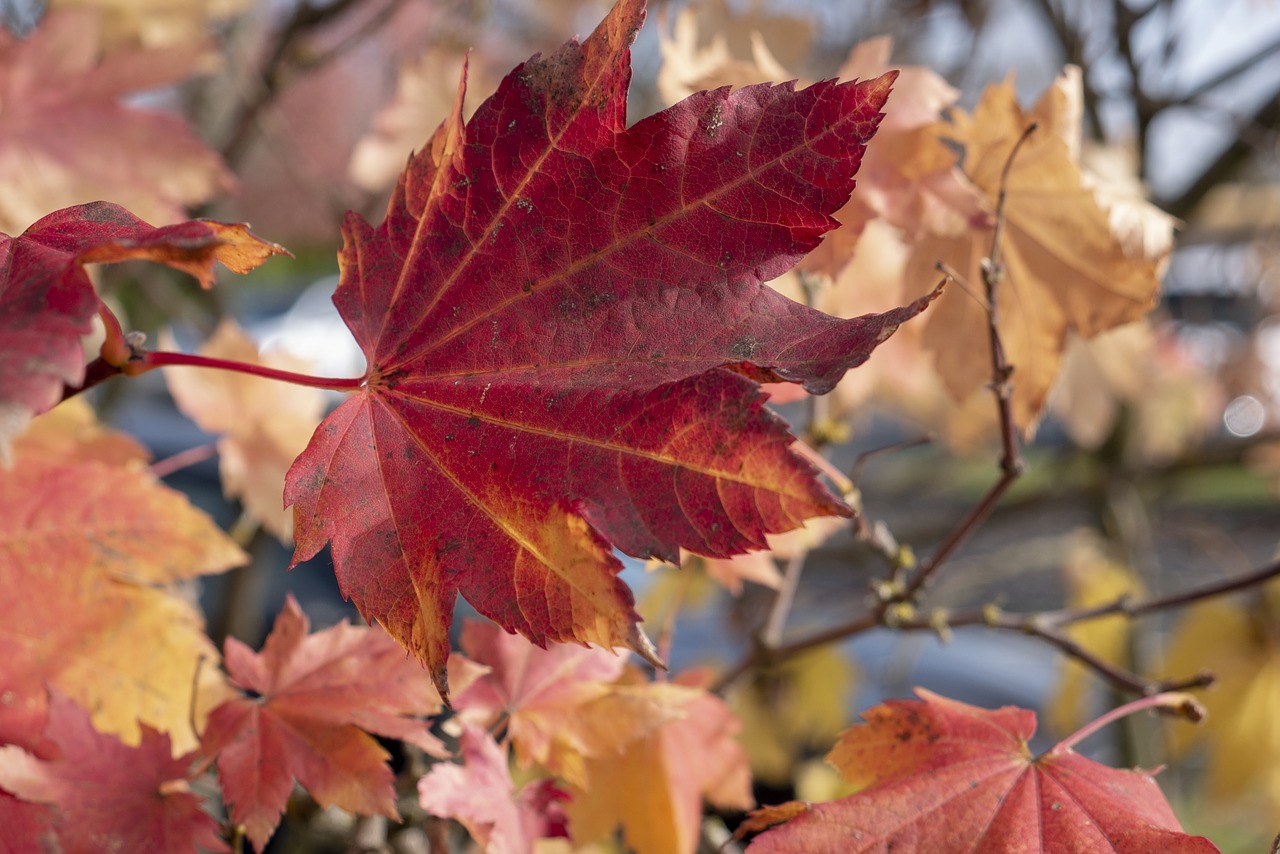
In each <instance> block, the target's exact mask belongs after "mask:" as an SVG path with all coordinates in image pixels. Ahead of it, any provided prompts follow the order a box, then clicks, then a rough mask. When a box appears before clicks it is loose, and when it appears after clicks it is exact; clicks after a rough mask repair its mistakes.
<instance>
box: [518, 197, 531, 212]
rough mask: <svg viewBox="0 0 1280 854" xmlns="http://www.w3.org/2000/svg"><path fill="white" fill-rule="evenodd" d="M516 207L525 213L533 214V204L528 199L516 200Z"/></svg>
mask: <svg viewBox="0 0 1280 854" xmlns="http://www.w3.org/2000/svg"><path fill="white" fill-rule="evenodd" d="M516 207H518V208H519V209H520V210H522V211H524V212H525V213H532V212H533V202H531V201H529V200H528V199H516Z"/></svg>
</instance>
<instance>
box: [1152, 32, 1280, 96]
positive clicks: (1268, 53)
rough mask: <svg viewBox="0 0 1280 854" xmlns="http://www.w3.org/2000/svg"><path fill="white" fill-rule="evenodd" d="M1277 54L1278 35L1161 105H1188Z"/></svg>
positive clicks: (1279, 47) (1278, 46) (1279, 46)
mask: <svg viewBox="0 0 1280 854" xmlns="http://www.w3.org/2000/svg"><path fill="white" fill-rule="evenodd" d="M1277 54H1280V36H1277V37H1276V38H1275V39H1274V40H1273V41H1271V42H1269V43H1267V44H1264V45H1263V46H1262V47H1260V48H1258V49H1257V50H1256V51H1254V52H1253V53H1251V54H1249V55H1248V56H1245V57H1242V58H1241V59H1238V60H1236V61H1235V62H1233V63H1232V64H1230V65H1228V66H1227V67H1226V68H1223V69H1222V70H1221V71H1219V72H1218V73H1216V74H1214V75H1212V76H1210V77H1208V78H1206V79H1204V80H1201V81H1200V82H1199V83H1197V84H1196V85H1195V86H1192V87H1191V88H1190V89H1188V90H1187V91H1185V92H1183V93H1181V94H1179V95H1178V96H1177V97H1176V98H1173V99H1170V100H1167V101H1162V102H1161V106H1175V105H1178V106H1181V105H1190V104H1191V103H1192V102H1194V101H1198V100H1199V99H1200V98H1202V97H1203V96H1205V95H1208V94H1209V93H1210V92H1212V91H1213V90H1214V89H1217V88H1218V87H1219V86H1224V85H1226V84H1227V83H1231V82H1234V81H1235V78H1237V77H1239V76H1240V75H1242V74H1246V73H1248V72H1250V71H1252V70H1253V69H1255V68H1257V67H1258V63H1260V62H1266V61H1267V60H1270V59H1272V58H1274V57H1275V56H1276V55H1277Z"/></svg>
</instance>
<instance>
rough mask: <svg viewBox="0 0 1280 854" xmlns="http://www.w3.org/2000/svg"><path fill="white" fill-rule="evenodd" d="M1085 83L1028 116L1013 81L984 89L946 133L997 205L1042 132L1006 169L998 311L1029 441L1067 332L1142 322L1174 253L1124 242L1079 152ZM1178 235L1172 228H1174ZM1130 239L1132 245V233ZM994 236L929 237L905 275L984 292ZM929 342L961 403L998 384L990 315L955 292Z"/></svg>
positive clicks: (938, 310)
mask: <svg viewBox="0 0 1280 854" xmlns="http://www.w3.org/2000/svg"><path fill="white" fill-rule="evenodd" d="M1078 88H1079V77H1078V75H1077V74H1076V73H1074V72H1073V71H1071V70H1068V71H1067V72H1065V73H1064V74H1063V75H1062V76H1060V77H1059V78H1058V81H1057V82H1056V83H1055V85H1054V86H1053V88H1051V89H1050V90H1049V92H1047V93H1046V94H1045V95H1044V96H1043V97H1042V98H1041V100H1040V101H1039V103H1038V104H1037V105H1036V107H1035V108H1034V109H1033V110H1032V111H1031V112H1030V113H1026V112H1024V111H1023V110H1022V109H1021V108H1020V107H1019V106H1018V104H1017V102H1016V100H1015V97H1014V91H1013V85H1012V83H1011V82H1009V81H1006V82H1005V83H1002V84H1000V85H996V86H991V87H989V88H988V89H987V92H986V93H985V94H984V96H983V98H982V100H981V102H980V103H979V104H978V106H977V108H976V109H975V111H974V114H973V115H972V116H968V115H966V114H964V113H963V112H960V111H956V112H955V114H954V115H955V119H954V122H953V124H952V126H951V128H950V130H949V134H950V135H951V136H952V137H954V138H955V140H956V141H957V142H958V143H959V144H960V145H961V146H963V148H964V151H965V153H964V169H965V172H966V174H967V175H968V176H969V177H970V179H971V180H972V181H973V182H974V184H975V185H977V186H978V187H979V188H980V189H981V190H982V192H983V193H984V194H986V197H987V201H988V202H989V203H990V204H992V205H994V203H995V199H996V196H997V194H998V191H999V186H1000V176H1001V172H1002V170H1003V169H1004V165H1005V163H1006V161H1008V159H1009V155H1010V153H1011V152H1012V150H1013V146H1014V145H1015V143H1016V142H1017V140H1018V138H1019V137H1020V136H1021V135H1022V133H1023V130H1024V129H1025V128H1026V127H1027V126H1028V125H1029V124H1031V123H1032V122H1036V123H1038V124H1039V126H1040V130H1039V131H1037V132H1036V133H1033V134H1032V135H1031V136H1030V137H1029V138H1028V139H1027V141H1026V142H1025V143H1024V144H1023V146H1022V148H1021V149H1020V150H1019V152H1018V155H1017V158H1016V160H1015V161H1014V163H1013V165H1012V168H1011V169H1010V171H1009V181H1008V199H1007V202H1006V207H1005V217H1006V222H1005V230H1004V243H1003V246H1002V251H1003V261H1004V270H1005V274H1004V277H1003V280H1002V281H1001V283H1000V286H999V290H998V296H997V303H998V312H999V318H1000V328H1001V337H1002V339H1003V341H1004V346H1005V350H1006V352H1007V354H1008V359H1009V362H1010V363H1011V364H1012V365H1013V366H1014V375H1013V411H1014V421H1015V423H1016V424H1017V426H1018V427H1019V429H1020V430H1021V431H1022V432H1023V433H1024V435H1031V434H1032V433H1034V430H1035V427H1036V425H1037V424H1038V422H1039V418H1040V416H1041V413H1042V411H1043V408H1044V404H1045V400H1046V399H1047V397H1048V393H1049V389H1050V388H1051V386H1052V385H1053V382H1054V380H1055V379H1056V377H1057V374H1058V370H1059V366H1060V364H1061V359H1062V353H1063V351H1064V350H1065V348H1066V344H1067V334H1068V332H1071V331H1074V332H1075V333H1077V334H1079V335H1081V336H1083V337H1086V338H1088V337H1092V336H1094V335H1096V334H1098V333H1099V332H1102V331H1104V330H1107V329H1111V328H1114V327H1116V326H1120V325H1122V324H1124V323H1128V322H1131V321H1133V320H1136V319H1138V318H1139V317H1141V316H1142V315H1143V314H1145V313H1146V312H1147V310H1148V309H1149V308H1150V307H1151V306H1152V305H1153V304H1154V302H1155V299H1156V295H1157V292H1158V289H1159V281H1160V273H1161V271H1162V269H1163V267H1164V265H1165V262H1166V260H1167V256H1168V244H1167V243H1165V244H1163V245H1160V241H1155V240H1152V239H1150V238H1144V240H1143V241H1141V242H1142V243H1143V247H1144V249H1145V248H1147V247H1150V248H1154V249H1156V250H1157V251H1155V252H1154V253H1153V254H1145V253H1143V252H1136V251H1135V249H1136V248H1137V247H1136V243H1135V241H1133V240H1132V239H1129V240H1126V239H1125V234H1127V233H1128V232H1123V233H1120V234H1117V232H1116V229H1115V228H1114V227H1113V224H1112V216H1111V214H1110V213H1109V212H1108V210H1107V209H1105V208H1104V207H1103V206H1102V204H1101V203H1100V201H1099V196H1098V193H1097V190H1096V187H1097V183H1098V182H1097V180H1096V179H1086V178H1085V177H1084V175H1083V173H1082V171H1081V168H1080V165H1079V162H1078V159H1077V158H1076V157H1075V156H1074V149H1077V148H1078V144H1069V143H1068V141H1067V140H1077V139H1078V138H1079V135H1080V129H1079V116H1078V107H1077V106H1076V105H1077V104H1078V101H1079V93H1078ZM1168 227H1169V228H1170V229H1171V228H1172V222H1171V221H1169V222H1168ZM1130 236H1131V235H1130ZM990 244H991V232H990V231H989V230H987V229H970V230H969V231H967V232H966V233H964V234H961V235H941V234H939V235H930V236H927V237H926V238H924V239H922V240H921V241H919V242H918V243H917V244H916V246H915V250H914V252H913V254H912V257H911V261H910V262H909V263H908V265H907V274H906V280H907V282H908V283H909V287H910V288H912V289H915V290H917V291H920V292H923V291H924V287H923V286H921V284H920V282H922V281H928V280H929V275H928V274H929V271H931V270H932V269H933V268H934V265H935V264H936V263H937V262H938V261H945V262H946V263H947V264H949V265H950V266H951V267H953V268H954V269H956V270H958V271H959V272H960V274H961V275H963V276H965V277H966V279H967V280H968V282H969V284H970V286H971V287H974V288H981V282H982V271H981V268H982V260H983V258H985V257H986V256H987V255H988V254H989V253H990V248H991V246H990ZM925 323H926V330H925V342H926V346H928V347H930V348H931V349H933V350H934V351H935V352H936V353H937V365H938V369H939V371H940V373H941V375H942V378H943V380H944V382H945V383H946V387H947V390H948V391H949V393H950V394H951V395H952V396H953V397H954V398H955V399H957V400H964V399H965V398H967V397H968V396H969V395H970V394H971V393H972V392H973V391H974V390H976V389H978V388H980V387H982V386H984V385H986V384H988V383H989V382H990V381H991V364H990V356H989V354H988V350H987V344H986V338H987V336H986V331H985V330H986V323H987V311H986V308H985V306H983V305H981V304H979V303H978V302H977V301H976V300H974V299H973V298H972V297H971V296H970V295H968V294H966V293H965V292H964V291H963V290H962V289H960V288H952V289H950V290H949V291H948V292H947V293H945V294H944V295H943V296H942V298H941V299H939V300H938V303H937V304H936V305H935V306H934V308H933V309H932V311H931V315H930V317H928V318H926V321H925Z"/></svg>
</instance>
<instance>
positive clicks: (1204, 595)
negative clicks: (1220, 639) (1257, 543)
mask: <svg viewBox="0 0 1280 854" xmlns="http://www.w3.org/2000/svg"><path fill="white" fill-rule="evenodd" d="M1277 576H1280V560H1278V561H1273V562H1272V563H1269V564H1267V565H1266V566H1263V567H1260V568H1258V569H1256V570H1253V571H1252V572H1247V573H1244V574H1243V575H1237V576H1235V577H1234V578H1224V579H1222V580H1220V581H1214V582H1212V583H1210V584H1203V585H1201V586H1199V587H1193V588H1191V589H1190V590H1183V591H1182V592H1180V593H1170V594H1169V595H1167V596H1159V597H1156V598H1154V599H1147V600H1144V601H1141V602H1135V601H1134V600H1133V597H1131V596H1121V597H1120V598H1118V599H1116V600H1114V601H1112V602H1107V603H1104V604H1102V605H1097V606H1095V607H1092V608H1083V609H1073V610H1063V611H1055V612H1052V613H1049V614H1045V615H1044V617H1043V619H1044V620H1046V621H1047V622H1049V623H1052V624H1053V625H1054V626H1070V625H1073V624H1075V623H1082V622H1085V621H1087V620H1096V619H1098V618H1099V617H1107V616H1111V615H1113V614H1123V615H1124V616H1126V617H1131V618H1132V617H1142V616H1146V615H1147V614H1154V613H1157V612H1159V611H1168V610H1170V609H1172V608H1181V607H1182V606H1184V605H1191V604H1193V603H1196V602H1201V601H1204V600H1205V599H1213V598H1215V597H1217V596H1224V595H1226V594H1228V593H1235V592H1238V591H1240V590H1247V589H1248V588H1250V587H1256V586H1258V585H1260V584H1263V583H1265V582H1267V581H1270V580H1271V579H1273V578H1276V577H1277Z"/></svg>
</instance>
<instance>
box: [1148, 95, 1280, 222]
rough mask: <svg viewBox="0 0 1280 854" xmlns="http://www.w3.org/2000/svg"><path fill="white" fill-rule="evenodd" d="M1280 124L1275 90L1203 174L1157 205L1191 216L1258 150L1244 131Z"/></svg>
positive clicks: (1178, 215) (1183, 217) (1246, 120)
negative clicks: (1213, 191)
mask: <svg viewBox="0 0 1280 854" xmlns="http://www.w3.org/2000/svg"><path fill="white" fill-rule="evenodd" d="M1277 125H1280V92H1276V93H1274V94H1273V95H1272V96H1271V97H1270V98H1269V99H1268V100H1267V101H1265V102H1264V103H1263V104H1262V105H1261V106H1260V107H1258V108H1257V109H1256V110H1254V112H1253V115H1251V116H1249V117H1248V118H1246V119H1243V120H1242V121H1241V122H1240V123H1239V127H1240V130H1239V131H1238V132H1237V133H1236V135H1235V137H1234V139H1233V141H1232V143H1231V144H1230V145H1228V146H1227V147H1226V148H1224V149H1223V150H1222V151H1221V152H1219V154H1218V156H1217V157H1215V158H1214V159H1213V161H1212V162H1211V163H1209V165H1207V166H1206V167H1205V168H1204V169H1202V170H1201V171H1200V175H1199V176H1198V177H1197V178H1196V179H1195V180H1194V181H1192V182H1191V184H1190V185H1188V186H1187V188H1186V189H1184V190H1183V191H1182V192H1181V193H1178V194H1177V195H1175V196H1166V197H1164V198H1160V199H1156V200H1155V204H1156V206H1157V207H1159V208H1161V209H1162V210H1164V211H1167V212H1168V213H1170V214H1172V215H1173V216H1176V217H1178V218H1179V219H1188V218H1190V216H1191V214H1192V213H1193V212H1194V210H1195V208H1196V206H1197V205H1199V204H1200V202H1201V201H1203V200H1204V197H1205V196H1207V195H1208V194H1209V192H1210V191H1211V190H1213V189H1214V188H1215V187H1217V186H1218V185H1219V184H1222V183H1224V182H1226V181H1229V180H1231V179H1232V178H1234V177H1235V176H1236V175H1237V174H1239V172H1240V170H1241V169H1242V168H1243V167H1244V166H1245V165H1246V164H1247V163H1248V162H1249V159H1250V158H1251V157H1253V156H1254V154H1256V153H1257V150H1258V146H1257V145H1256V144H1255V143H1254V142H1253V141H1251V140H1250V139H1249V134H1248V133H1245V132H1244V131H1245V130H1247V129H1249V128H1273V127H1276V126H1277Z"/></svg>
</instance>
